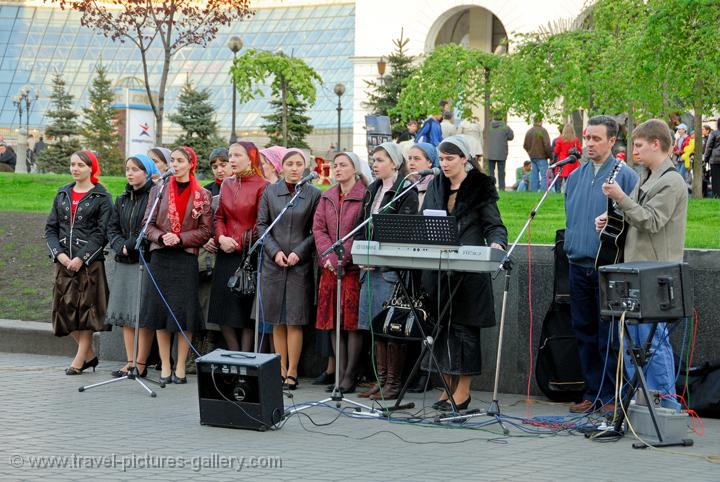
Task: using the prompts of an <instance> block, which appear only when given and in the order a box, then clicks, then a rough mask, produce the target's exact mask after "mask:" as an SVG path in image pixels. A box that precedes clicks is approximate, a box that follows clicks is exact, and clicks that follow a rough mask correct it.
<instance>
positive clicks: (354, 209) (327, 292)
mask: <svg viewBox="0 0 720 482" xmlns="http://www.w3.org/2000/svg"><path fill="white" fill-rule="evenodd" d="M361 162H362V161H361V160H360V159H359V158H358V156H357V155H355V154H354V153H352V152H341V153H338V154H337V155H336V156H335V159H334V161H333V170H334V171H335V181H336V182H337V184H335V186H333V187H331V188H330V189H328V190H327V192H325V193H324V194H323V195H322V196H321V197H320V202H319V203H318V207H317V210H316V211H315V218H314V220H313V234H314V235H315V247H316V248H317V251H318V262H319V263H320V266H321V268H322V273H321V275H320V287H319V288H318V311H317V322H316V327H317V329H318V330H334V329H335V301H336V293H337V291H336V288H337V277H336V272H337V268H338V263H339V262H340V263H342V267H343V273H344V274H343V277H342V295H341V305H342V306H341V310H340V316H341V318H342V325H341V326H342V329H343V333H342V336H341V337H340V347H337V346H335V337H334V336H332V337H331V339H332V344H333V350H334V351H335V356H336V357H337V358H338V361H339V367H340V372H339V377H340V387H339V388H340V389H341V390H342V389H343V388H350V387H353V386H354V385H355V375H356V373H357V366H358V362H359V360H360V355H361V354H362V345H363V334H362V332H361V331H358V299H359V297H360V268H359V267H358V266H357V265H354V264H352V256H351V255H350V250H351V248H352V239H349V240H347V241H346V242H345V244H344V245H343V246H344V248H345V253H344V256H343V259H342V260H338V258H337V256H336V254H335V253H333V252H331V253H330V254H328V255H326V256H321V255H322V253H323V252H324V251H325V250H326V249H328V248H329V247H330V246H331V245H332V244H333V243H334V242H335V241H337V240H338V239H339V238H342V237H343V236H345V235H346V234H347V233H349V232H350V231H352V230H353V229H354V228H355V227H356V226H357V225H358V223H359V222H360V220H361V219H362V206H363V198H364V197H365V190H366V189H365V186H366V184H367V180H366V179H365V178H364V176H362V167H361V166H362V165H361Z"/></svg>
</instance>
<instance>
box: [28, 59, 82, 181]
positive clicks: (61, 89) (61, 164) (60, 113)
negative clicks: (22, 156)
mask: <svg viewBox="0 0 720 482" xmlns="http://www.w3.org/2000/svg"><path fill="white" fill-rule="evenodd" d="M52 82H53V91H52V94H51V95H50V103H51V105H52V107H51V108H50V109H49V110H48V111H47V112H46V113H45V116H46V117H47V118H48V119H50V121H49V122H48V125H47V127H46V128H45V135H46V136H47V137H48V138H54V142H52V143H49V144H48V146H47V148H46V149H44V150H43V151H42V152H41V153H40V156H39V157H38V167H40V169H41V170H44V171H48V172H54V173H66V172H68V169H69V166H70V156H71V155H72V154H73V153H74V152H77V151H79V150H80V141H79V139H78V138H77V135H78V133H79V130H80V128H79V126H78V114H77V112H75V111H74V110H73V96H72V95H71V94H70V93H69V92H68V91H67V89H66V87H65V80H64V79H63V77H62V75H61V74H60V73H59V72H55V74H54V75H53V80H52Z"/></svg>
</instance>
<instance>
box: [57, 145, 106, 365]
mask: <svg viewBox="0 0 720 482" xmlns="http://www.w3.org/2000/svg"><path fill="white" fill-rule="evenodd" d="M70 174H72V177H73V182H71V183H70V184H68V185H66V186H63V187H62V188H60V190H59V191H58V193H57V195H56V196H55V200H54V201H53V207H52V210H51V211H50V216H48V220H47V223H46V225H45V239H46V241H47V247H48V250H49V251H50V257H51V258H52V260H53V261H54V262H55V286H54V288H53V311H52V323H53V331H54V332H55V336H67V335H70V336H72V337H73V339H74V340H75V342H76V343H77V345H78V349H77V353H76V354H75V358H74V359H73V361H72V363H71V364H70V366H69V367H68V368H67V369H66V370H65V374H66V375H80V374H81V373H82V372H83V370H85V369H87V368H92V369H93V371H94V370H95V367H96V366H97V364H98V359H97V356H95V353H94V352H93V349H92V334H93V332H95V331H109V330H110V329H111V326H110V325H107V324H106V323H105V311H106V309H107V299H108V288H107V279H106V278H105V264H104V262H103V261H104V257H103V247H104V246H105V243H106V239H105V228H106V226H107V222H108V219H109V218H110V213H111V212H112V196H111V195H110V193H108V191H107V190H106V189H105V187H104V186H103V185H102V184H100V181H99V180H98V176H99V175H100V165H99V164H98V160H97V158H96V157H95V154H93V153H92V152H90V151H79V152H76V153H75V154H73V155H72V156H71V157H70Z"/></svg>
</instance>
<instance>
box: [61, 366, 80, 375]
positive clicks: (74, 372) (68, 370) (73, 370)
mask: <svg viewBox="0 0 720 482" xmlns="http://www.w3.org/2000/svg"><path fill="white" fill-rule="evenodd" d="M82 372H83V371H82V368H75V367H74V366H69V367H67V368H66V369H65V375H82Z"/></svg>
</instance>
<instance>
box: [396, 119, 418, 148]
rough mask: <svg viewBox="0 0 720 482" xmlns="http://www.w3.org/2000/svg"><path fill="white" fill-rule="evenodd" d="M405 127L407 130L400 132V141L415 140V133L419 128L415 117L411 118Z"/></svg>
mask: <svg viewBox="0 0 720 482" xmlns="http://www.w3.org/2000/svg"><path fill="white" fill-rule="evenodd" d="M405 128H406V130H405V132H403V133H402V134H400V137H398V143H400V142H405V141H414V140H415V134H417V130H418V122H417V121H416V120H415V119H410V120H409V121H408V122H407V124H405Z"/></svg>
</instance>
